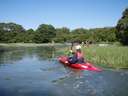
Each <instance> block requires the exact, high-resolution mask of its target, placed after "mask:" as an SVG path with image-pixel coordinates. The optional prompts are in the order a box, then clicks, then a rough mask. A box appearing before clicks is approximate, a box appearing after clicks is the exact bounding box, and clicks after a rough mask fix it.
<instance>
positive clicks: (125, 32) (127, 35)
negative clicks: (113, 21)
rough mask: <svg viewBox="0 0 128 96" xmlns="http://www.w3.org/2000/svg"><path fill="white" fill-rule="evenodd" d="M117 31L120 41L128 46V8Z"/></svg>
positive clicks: (119, 22) (118, 24)
mask: <svg viewBox="0 0 128 96" xmlns="http://www.w3.org/2000/svg"><path fill="white" fill-rule="evenodd" d="M116 29H117V33H116V35H117V38H118V39H119V41H120V42H121V43H122V44H124V45H128V8H126V9H125V11H124V12H123V16H122V18H121V19H120V20H119V21H118V23H117V26H116Z"/></svg>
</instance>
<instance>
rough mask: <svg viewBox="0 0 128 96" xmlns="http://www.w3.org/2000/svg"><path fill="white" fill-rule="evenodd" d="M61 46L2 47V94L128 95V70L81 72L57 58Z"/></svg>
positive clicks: (15, 95) (0, 76) (35, 95)
mask: <svg viewBox="0 0 128 96" xmlns="http://www.w3.org/2000/svg"><path fill="white" fill-rule="evenodd" d="M56 49H58V47H57V48H56V47H10V48H8V47H1V48H0V65H1V66H0V96H127V95H128V92H127V89H128V83H127V81H128V71H126V70H125V71H123V70H118V71H116V70H111V71H110V70H104V71H103V72H98V73H97V72H92V71H81V70H75V69H71V68H68V67H66V66H63V65H62V64H60V63H59V62H58V61H57V58H56V57H57V56H58V55H60V54H58V53H57V54H56V51H57V50H56Z"/></svg>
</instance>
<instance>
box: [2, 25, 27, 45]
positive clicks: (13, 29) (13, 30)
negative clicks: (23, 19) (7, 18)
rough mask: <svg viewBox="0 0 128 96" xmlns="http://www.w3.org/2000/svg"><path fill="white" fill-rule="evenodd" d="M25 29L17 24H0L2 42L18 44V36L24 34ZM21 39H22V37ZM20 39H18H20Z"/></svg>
mask: <svg viewBox="0 0 128 96" xmlns="http://www.w3.org/2000/svg"><path fill="white" fill-rule="evenodd" d="M24 32H25V29H24V28H23V27H22V26H21V25H19V24H16V23H0V35H1V36H0V42H4V43H10V42H12V43H13V42H18V41H17V40H16V36H17V35H18V34H21V33H24ZM19 38H22V37H21V36H20V37H19ZM19 38H18V39H19ZM14 39H15V40H14Z"/></svg>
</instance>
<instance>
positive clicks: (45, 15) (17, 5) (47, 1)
mask: <svg viewBox="0 0 128 96" xmlns="http://www.w3.org/2000/svg"><path fill="white" fill-rule="evenodd" d="M127 7H128V0H0V12H1V14H0V22H15V23H17V24H20V25H22V26H23V27H24V28H26V29H28V28H33V29H36V28H37V27H38V26H39V25H40V24H51V25H53V26H54V27H56V28H60V27H68V28H70V29H75V28H81V27H83V28H96V27H109V26H115V25H116V24H117V21H118V20H119V18H121V16H122V12H123V11H124V9H125V8H127Z"/></svg>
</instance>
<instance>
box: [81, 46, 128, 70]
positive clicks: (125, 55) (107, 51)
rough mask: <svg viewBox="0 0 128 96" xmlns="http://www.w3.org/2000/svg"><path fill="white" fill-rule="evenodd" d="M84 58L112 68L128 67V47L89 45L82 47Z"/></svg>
mask: <svg viewBox="0 0 128 96" xmlns="http://www.w3.org/2000/svg"><path fill="white" fill-rule="evenodd" d="M83 52H84V54H85V58H86V59H87V60H88V61H91V62H93V63H95V64H97V65H100V66H104V67H112V68H128V47H125V46H112V45H111V46H102V47H100V46H90V47H86V48H83Z"/></svg>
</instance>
